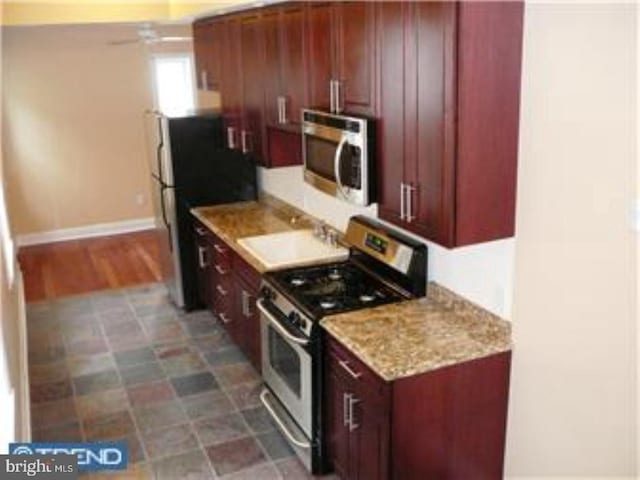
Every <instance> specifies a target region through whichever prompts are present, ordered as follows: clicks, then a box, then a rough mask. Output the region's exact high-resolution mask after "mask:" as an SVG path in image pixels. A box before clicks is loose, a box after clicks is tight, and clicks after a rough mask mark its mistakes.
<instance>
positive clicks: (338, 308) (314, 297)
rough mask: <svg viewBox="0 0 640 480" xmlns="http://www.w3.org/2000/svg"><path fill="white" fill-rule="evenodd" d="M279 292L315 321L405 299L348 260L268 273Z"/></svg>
mask: <svg viewBox="0 0 640 480" xmlns="http://www.w3.org/2000/svg"><path fill="white" fill-rule="evenodd" d="M268 276H269V277H270V278H271V279H272V281H273V282H274V283H275V284H276V285H277V287H278V290H279V291H281V292H282V293H284V294H285V295H286V296H288V297H289V298H290V299H291V300H292V301H293V302H295V303H296V304H298V306H299V307H300V308H302V309H304V310H306V312H307V313H308V314H310V315H311V316H312V317H313V318H314V319H320V318H322V317H324V316H326V315H331V314H334V313H339V312H347V311H350V310H357V309H360V308H370V307H375V306H378V305H384V304H386V303H391V302H397V301H400V300H403V299H404V297H403V296H402V295H400V294H399V293H398V292H396V291H395V290H393V289H391V288H390V287H388V286H386V285H385V284H384V283H382V282H381V281H380V280H378V279H377V278H375V277H374V276H372V275H370V274H369V273H367V272H366V271H364V270H363V269H361V268H360V267H358V266H357V265H355V264H354V263H352V262H350V261H346V262H341V263H332V264H328V265H319V266H313V267H300V268H294V269H290V270H281V271H276V272H270V273H269V274H268Z"/></svg>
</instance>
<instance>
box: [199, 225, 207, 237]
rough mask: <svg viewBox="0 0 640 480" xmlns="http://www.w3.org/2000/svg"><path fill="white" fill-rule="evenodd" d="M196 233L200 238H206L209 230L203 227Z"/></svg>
mask: <svg viewBox="0 0 640 480" xmlns="http://www.w3.org/2000/svg"><path fill="white" fill-rule="evenodd" d="M196 233H197V234H198V235H200V236H204V235H205V234H206V233H207V230H206V229H204V228H202V227H196Z"/></svg>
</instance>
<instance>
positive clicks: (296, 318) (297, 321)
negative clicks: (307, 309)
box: [289, 312, 302, 328]
mask: <svg viewBox="0 0 640 480" xmlns="http://www.w3.org/2000/svg"><path fill="white" fill-rule="evenodd" d="M289 321H290V322H291V325H293V326H294V327H298V328H300V325H301V323H302V319H301V318H300V314H299V313H298V312H291V313H290V314H289Z"/></svg>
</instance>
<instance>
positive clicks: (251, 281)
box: [232, 255, 262, 290]
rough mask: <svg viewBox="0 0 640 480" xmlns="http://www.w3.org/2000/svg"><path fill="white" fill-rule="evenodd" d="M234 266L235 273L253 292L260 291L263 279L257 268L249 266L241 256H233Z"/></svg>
mask: <svg viewBox="0 0 640 480" xmlns="http://www.w3.org/2000/svg"><path fill="white" fill-rule="evenodd" d="M232 265H233V272H234V273H235V274H236V275H239V276H240V277H241V278H242V280H244V281H245V282H246V283H247V284H248V286H250V287H252V289H253V290H258V288H259V287H260V279H261V278H262V277H261V276H260V273H258V271H257V270H256V269H255V268H253V267H252V266H251V265H249V264H248V263H247V262H246V261H245V260H244V259H243V258H242V257H240V255H233V258H232Z"/></svg>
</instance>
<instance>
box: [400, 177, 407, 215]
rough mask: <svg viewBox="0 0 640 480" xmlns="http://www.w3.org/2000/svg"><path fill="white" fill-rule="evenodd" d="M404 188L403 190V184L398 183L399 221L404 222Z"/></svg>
mask: <svg viewBox="0 0 640 480" xmlns="http://www.w3.org/2000/svg"><path fill="white" fill-rule="evenodd" d="M404 188H405V184H404V182H400V220H404V219H405V214H404V209H405V204H404V200H405V198H406V197H405V196H404Z"/></svg>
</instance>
